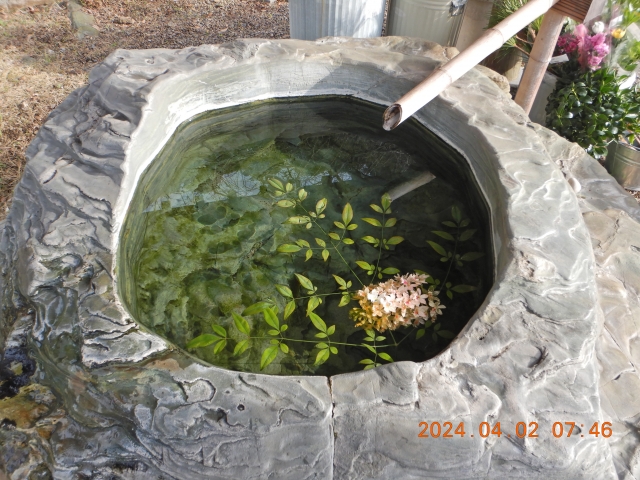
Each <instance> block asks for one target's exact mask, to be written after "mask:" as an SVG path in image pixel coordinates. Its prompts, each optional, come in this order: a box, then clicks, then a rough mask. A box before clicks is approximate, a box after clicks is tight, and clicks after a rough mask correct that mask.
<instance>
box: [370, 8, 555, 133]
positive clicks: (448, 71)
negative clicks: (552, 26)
mask: <svg viewBox="0 0 640 480" xmlns="http://www.w3.org/2000/svg"><path fill="white" fill-rule="evenodd" d="M558 1H560V0H530V1H529V2H528V3H527V4H525V5H524V6H523V7H522V8H520V9H519V10H518V11H517V12H515V13H513V14H511V15H509V16H508V17H507V18H505V19H504V20H503V21H502V22H500V23H499V24H498V25H496V26H495V27H493V28H490V29H488V30H487V31H486V32H485V33H484V34H483V35H482V36H481V37H480V38H479V39H478V40H476V41H475V42H474V43H473V44H472V45H470V46H469V47H468V48H467V49H465V50H464V51H463V52H462V53H460V54H459V55H458V56H457V57H455V58H454V59H453V60H451V61H449V62H447V63H445V64H444V65H440V66H439V67H438V68H436V70H435V71H434V72H433V73H432V74H431V75H430V76H429V77H427V78H426V79H425V80H423V81H422V82H420V83H419V84H418V85H417V86H416V87H415V88H414V89H413V90H411V91H410V92H409V93H407V94H406V95H404V96H403V97H402V98H401V99H400V100H398V101H397V102H396V103H394V104H393V105H391V106H390V107H389V108H387V109H386V110H385V112H384V115H383V121H384V123H383V125H382V126H383V128H384V129H385V130H393V129H394V128H396V127H397V126H398V125H400V124H401V123H402V122H404V121H405V120H406V119H407V118H409V117H410V116H411V115H413V114H414V113H415V112H417V111H418V110H419V109H421V108H422V107H423V106H424V105H426V104H427V103H428V102H430V101H431V100H433V99H434V98H435V97H437V96H438V95H439V94H440V93H441V92H442V91H443V90H444V89H445V88H447V87H448V86H449V85H451V84H452V83H453V82H455V81H456V80H457V79H459V78H460V77H461V76H462V75H464V74H465V73H467V72H468V71H469V70H471V69H472V68H473V67H475V66H476V65H477V64H478V63H479V62H481V61H482V60H484V59H485V58H486V57H487V56H489V54H491V53H493V52H495V51H496V50H497V49H499V48H500V47H501V46H502V45H503V44H504V42H506V41H507V40H508V39H509V38H511V37H513V36H514V35H515V34H516V33H518V32H519V31H520V30H522V29H523V28H524V27H526V26H527V25H529V24H530V23H531V22H533V21H534V20H535V19H536V18H538V17H539V16H541V15H544V14H545V13H546V12H547V11H548V10H549V9H550V8H551V7H552V6H553V5H555V4H556V3H558Z"/></svg>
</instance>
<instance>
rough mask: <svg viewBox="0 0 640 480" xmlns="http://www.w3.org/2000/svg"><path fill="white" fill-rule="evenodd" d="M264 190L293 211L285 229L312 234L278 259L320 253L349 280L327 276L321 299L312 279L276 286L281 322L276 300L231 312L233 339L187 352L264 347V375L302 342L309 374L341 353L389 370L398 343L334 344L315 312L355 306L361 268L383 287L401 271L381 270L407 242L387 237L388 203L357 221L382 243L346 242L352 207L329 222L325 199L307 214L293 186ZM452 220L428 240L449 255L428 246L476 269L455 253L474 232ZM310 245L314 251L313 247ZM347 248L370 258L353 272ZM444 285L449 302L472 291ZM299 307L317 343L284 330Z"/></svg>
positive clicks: (470, 256) (369, 339)
mask: <svg viewBox="0 0 640 480" xmlns="http://www.w3.org/2000/svg"><path fill="white" fill-rule="evenodd" d="M268 182H269V184H270V185H271V186H272V187H273V188H274V189H275V192H273V195H274V197H276V198H277V201H276V202H275V205H276V206H278V207H281V208H286V209H293V210H294V211H293V212H291V215H290V216H289V217H288V218H287V219H286V220H285V222H284V223H287V224H291V225H300V226H304V230H313V232H310V233H311V234H312V237H311V238H309V239H308V240H307V239H304V238H300V239H298V240H295V242H294V243H285V244H281V245H279V246H278V247H277V249H276V251H277V252H279V253H281V254H284V255H295V254H298V253H304V255H305V260H309V259H312V258H313V256H314V251H315V252H318V251H319V252H320V256H321V257H322V261H323V262H328V260H329V259H330V258H334V259H336V261H339V262H341V263H342V264H344V266H346V267H347V269H348V271H349V272H350V274H351V275H352V276H353V278H352V279H345V278H343V277H342V276H340V275H337V274H335V273H334V274H332V276H333V278H334V280H335V282H336V286H335V290H334V291H332V292H327V293H320V292H318V287H317V286H316V285H314V283H313V281H312V280H311V278H309V276H307V275H303V274H301V273H297V272H296V273H295V274H294V275H295V280H296V281H297V285H294V284H291V285H282V284H277V285H275V289H276V290H277V292H278V293H279V294H280V295H281V296H282V297H283V299H284V300H285V302H286V306H285V308H284V312H283V314H282V317H281V318H280V317H279V314H278V310H277V307H276V305H277V302H276V301H275V300H273V299H267V300H263V301H260V302H257V303H254V304H253V305H250V306H248V307H247V308H245V309H244V311H243V312H242V314H238V313H236V312H232V313H231V316H232V318H233V325H234V326H235V328H236V330H237V334H233V335H232V336H230V335H228V334H227V332H226V330H225V329H224V328H223V327H221V326H219V325H212V327H211V328H212V330H213V332H214V333H213V334H203V335H200V336H198V337H196V338H194V339H193V340H191V342H189V344H188V345H187V346H188V348H202V347H209V346H211V345H214V353H219V352H221V351H222V350H223V349H224V348H225V347H226V346H227V344H229V343H231V344H232V343H233V342H235V346H234V347H233V355H235V356H239V355H243V354H244V353H245V352H246V351H247V350H248V349H249V348H250V347H251V342H252V341H253V340H268V346H266V348H264V350H263V351H262V354H261V356H260V369H261V370H264V369H265V368H266V367H267V366H269V365H270V364H271V363H273V362H274V361H275V360H276V359H277V358H278V357H279V356H280V355H289V356H291V355H294V353H293V352H292V351H291V350H290V348H289V345H288V344H289V343H292V342H307V343H308V344H309V345H313V349H314V351H315V353H314V355H313V358H314V360H313V362H314V363H313V365H314V366H319V365H322V364H323V363H325V362H326V361H327V360H329V358H331V355H336V354H338V347H339V346H342V347H345V346H352V347H359V348H361V349H362V350H363V352H368V353H369V354H370V355H372V358H365V359H363V360H362V361H360V364H361V365H363V368H364V369H365V370H367V369H370V368H375V367H377V366H380V365H381V364H382V363H381V362H393V358H392V357H391V355H390V354H389V353H388V352H386V351H384V350H385V349H388V348H390V347H397V346H398V345H399V343H398V342H396V341H395V339H393V335H392V334H391V338H390V339H388V338H387V337H386V336H384V335H379V334H378V333H377V332H375V331H374V330H365V331H364V338H363V341H362V343H360V344H354V343H345V342H339V341H336V340H335V339H333V338H332V336H334V335H335V334H336V326H335V325H327V323H326V321H325V320H324V319H323V318H321V316H320V315H318V313H317V312H316V310H317V308H318V306H319V305H321V304H322V303H323V301H324V300H323V299H324V298H326V297H330V296H339V297H340V301H339V304H338V306H339V307H345V306H348V305H349V304H350V303H351V302H352V295H353V294H354V293H355V292H354V290H353V284H354V282H357V283H358V284H360V285H361V286H362V287H364V286H365V285H366V284H370V283H371V280H367V282H366V283H363V281H362V279H361V278H360V277H359V276H358V274H357V273H356V271H355V270H354V268H359V269H360V271H364V272H365V273H366V275H367V277H370V278H371V279H375V278H377V279H382V278H383V277H384V276H385V275H396V274H398V273H400V270H399V269H397V268H395V267H391V266H381V265H380V262H381V259H382V252H383V251H386V250H391V249H393V248H395V246H397V245H399V244H400V243H402V242H403V241H404V238H403V237H401V236H398V235H390V232H389V229H390V228H393V227H394V226H395V225H396V224H397V222H398V219H397V218H395V217H391V216H390V215H391V214H392V210H391V199H390V197H389V195H388V194H385V195H383V196H382V197H381V199H380V204H379V205H377V204H371V205H370V207H371V209H372V210H373V212H374V215H376V216H377V218H374V217H365V218H362V221H364V222H366V223H368V224H369V225H372V226H374V227H376V228H379V231H380V233H379V235H376V236H375V237H374V236H371V235H365V236H363V237H361V238H360V239H357V238H355V239H354V238H352V237H351V236H350V235H351V232H353V231H355V230H356V229H357V228H358V224H357V223H354V221H353V220H354V215H355V214H354V211H353V208H352V206H351V205H350V204H349V203H347V204H346V205H344V206H343V208H342V212H341V215H340V219H339V220H333V221H331V220H330V219H329V218H326V217H327V212H328V211H329V210H328V207H329V204H328V201H327V199H326V198H322V199H320V200H318V201H317V202H316V203H315V206H314V208H313V209H307V208H306V207H305V205H304V204H303V202H304V201H305V200H306V199H307V196H308V195H307V192H306V191H305V190H304V189H300V190H298V191H297V192H294V188H293V185H292V184H290V183H287V184H284V183H283V182H282V181H280V180H279V179H277V178H271V179H269V180H268ZM451 217H452V221H449V220H448V221H445V222H443V225H444V227H445V228H447V229H448V230H444V229H443V230H437V231H434V232H433V233H434V234H435V235H437V236H438V237H440V238H441V239H443V240H444V241H446V242H453V244H454V245H453V247H452V248H449V247H447V248H445V247H444V246H442V245H440V244H439V243H436V242H434V241H429V244H430V245H431V247H432V248H433V249H434V250H435V251H436V253H438V254H439V255H441V256H442V258H443V259H444V260H445V261H449V262H450V265H449V270H451V266H452V265H454V264H455V265H456V266H457V267H461V266H462V265H463V263H464V262H468V261H473V260H475V259H477V258H480V256H482V254H481V253H479V252H466V253H464V254H461V253H459V252H458V246H459V245H460V244H462V243H464V242H465V241H468V240H469V239H470V238H471V237H473V235H474V233H475V232H476V231H475V230H474V229H467V228H465V227H467V226H468V224H469V220H468V219H464V218H462V213H461V211H460V209H459V208H457V207H453V208H452V209H451ZM332 228H335V230H331V229H332ZM356 240H359V242H358V243H356ZM312 244H315V245H317V246H312ZM345 248H356V249H358V251H366V252H368V253H369V254H371V256H372V258H370V259H368V260H356V261H355V262H354V263H355V265H350V263H349V262H347V261H346V260H345V258H344V255H343V251H344V249H345ZM421 273H423V272H421ZM361 274H362V273H361ZM447 277H448V273H447ZM446 280H447V278H445V281H444V282H443V283H444V284H445V285H446V289H447V295H448V296H449V297H450V298H452V296H453V293H452V292H456V293H465V292H469V291H472V290H474V288H475V287H472V286H469V285H451V284H450V283H449V282H447V281H446ZM429 281H430V282H431V285H430V286H429V289H431V290H433V289H435V288H436V286H437V285H439V283H440V281H439V280H434V279H432V278H431V277H429ZM299 307H303V308H301V309H300V310H298V311H299V315H304V317H306V318H308V320H309V322H310V326H309V328H312V330H311V333H312V335H313V338H315V339H316V340H306V339H303V338H294V337H293V336H287V331H288V330H289V325H288V324H287V323H286V322H287V320H288V319H289V318H290V317H291V315H293V313H294V312H295V311H296V309H298V308H299ZM248 317H251V318H252V319H251V321H249V320H248ZM256 322H263V324H264V325H266V327H267V329H266V332H265V334H260V333H258V332H259V331H264V330H257V331H256V333H255V334H254V333H253V332H252V325H256ZM433 325H434V324H433V323H432V322H427V325H425V326H423V327H422V328H419V329H418V328H414V331H415V332H416V334H415V339H416V340H418V339H420V338H421V337H423V336H424V335H425V332H426V330H427V329H429V328H431V327H432V326H433ZM390 333H391V332H390ZM453 336H454V334H453V333H452V332H449V331H447V330H442V329H440V325H439V324H435V326H433V334H432V339H433V341H436V340H437V339H438V337H441V338H453ZM405 338H407V337H405Z"/></svg>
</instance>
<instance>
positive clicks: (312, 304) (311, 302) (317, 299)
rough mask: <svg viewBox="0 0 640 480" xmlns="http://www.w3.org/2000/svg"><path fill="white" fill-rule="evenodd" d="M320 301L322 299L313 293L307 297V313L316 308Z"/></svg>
mask: <svg viewBox="0 0 640 480" xmlns="http://www.w3.org/2000/svg"><path fill="white" fill-rule="evenodd" d="M321 303H322V300H320V297H318V296H315V295H314V296H313V297H311V298H310V299H309V302H308V303H307V315H309V314H310V313H311V312H313V311H314V310H315V309H316V308H318V305H320V304H321Z"/></svg>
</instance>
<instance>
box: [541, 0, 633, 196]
mask: <svg viewBox="0 0 640 480" xmlns="http://www.w3.org/2000/svg"><path fill="white" fill-rule="evenodd" d="M610 12H612V13H613V14H612V15H611V16H613V18H615V21H612V22H609V24H608V25H607V24H606V23H605V22H604V21H598V22H595V23H594V24H593V25H592V26H591V29H588V28H587V26H586V25H578V26H576V27H575V29H574V30H573V31H572V32H566V33H565V34H564V35H562V36H560V38H559V39H558V45H557V54H566V55H567V57H568V61H567V62H565V63H563V64H559V65H554V66H552V69H553V73H555V74H556V75H557V76H558V81H557V85H556V89H555V90H554V92H553V93H552V94H551V95H550V96H549V102H548V105H547V109H546V111H547V117H546V123H547V126H548V127H549V128H551V129H553V130H555V131H556V132H557V133H559V134H560V135H562V136H563V137H565V138H567V139H568V140H571V141H574V142H576V143H578V144H579V145H580V146H582V147H583V148H584V149H585V150H586V151H587V152H588V153H590V154H591V155H593V156H594V157H596V158H599V159H604V157H605V156H606V155H607V152H608V149H607V146H608V145H609V144H610V143H612V142H613V144H612V146H611V147H610V148H609V157H610V158H611V160H610V161H609V160H608V161H607V165H608V166H610V167H611V166H612V165H616V164H619V163H620V162H618V161H617V160H615V159H616V158H617V157H618V155H621V156H623V157H624V159H625V160H624V162H625V163H624V169H623V170H624V171H625V173H624V174H620V175H614V176H616V178H617V179H618V181H620V182H621V183H622V184H623V186H625V187H627V188H632V187H635V188H637V189H640V159H637V161H636V165H635V166H632V165H631V164H630V163H629V158H632V157H634V156H635V157H636V158H637V153H638V152H637V151H636V149H635V148H634V147H633V146H632V145H631V144H632V143H633V139H634V138H635V137H636V136H637V135H638V134H640V126H639V124H638V115H639V114H640V103H639V100H640V97H639V96H638V90H637V88H635V87H633V86H632V84H633V82H629V81H628V80H629V77H628V75H626V74H625V73H626V71H631V70H634V69H635V67H636V65H637V61H638V59H639V58H640V45H639V42H638V41H636V40H633V39H627V38H625V32H626V28H627V27H628V25H630V24H631V23H633V22H635V21H637V20H639V19H640V14H639V12H640V0H628V1H626V2H624V3H623V4H619V5H613V6H610ZM621 12H622V14H620V13H621ZM625 83H626V84H625ZM629 87H631V88H629ZM629 140H631V141H629ZM619 145H622V147H620V148H619ZM631 151H633V155H631ZM613 170H615V171H619V170H621V168H620V165H618V167H615V168H613ZM630 170H634V171H635V170H637V173H630ZM632 178H637V180H638V181H636V183H635V185H632V184H630V183H629V182H628V180H630V179H632ZM625 179H626V180H625Z"/></svg>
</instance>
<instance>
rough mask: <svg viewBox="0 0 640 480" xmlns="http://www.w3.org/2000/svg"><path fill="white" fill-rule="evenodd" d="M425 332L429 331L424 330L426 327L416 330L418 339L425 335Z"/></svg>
mask: <svg viewBox="0 0 640 480" xmlns="http://www.w3.org/2000/svg"><path fill="white" fill-rule="evenodd" d="M425 333H427V332H426V331H425V330H424V328H421V329H420V330H418V331H417V332H416V340H420V339H421V338H422V337H423V336H424V334H425Z"/></svg>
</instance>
